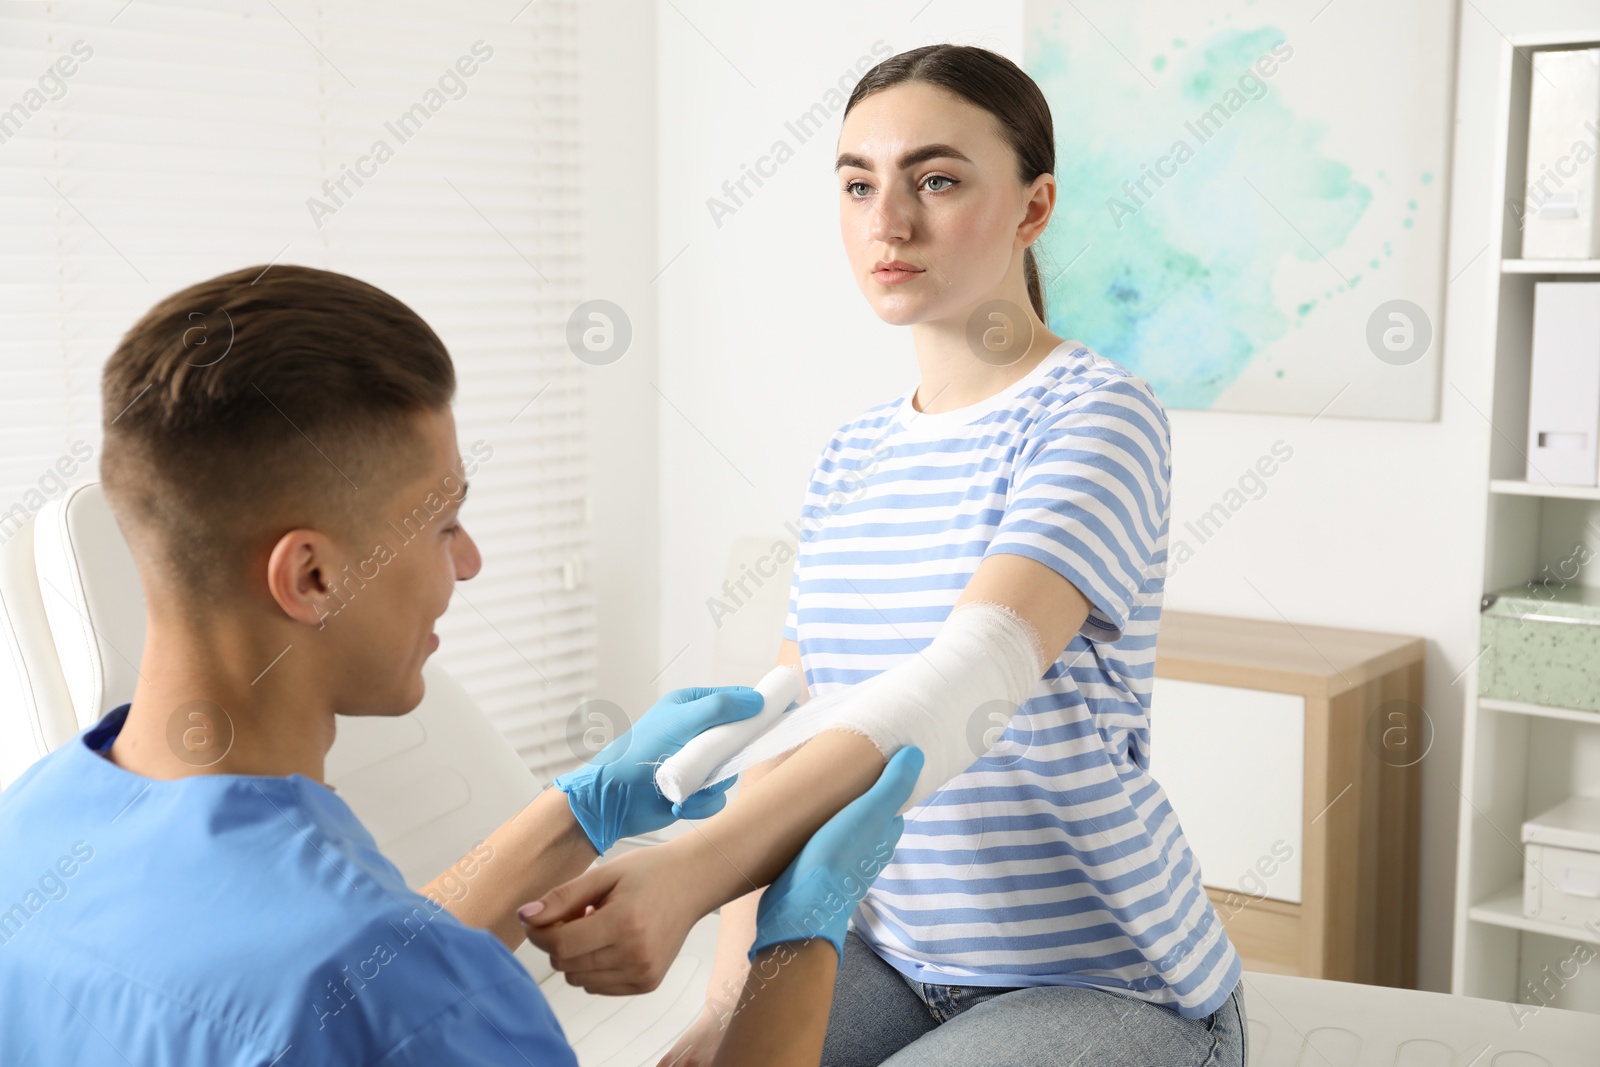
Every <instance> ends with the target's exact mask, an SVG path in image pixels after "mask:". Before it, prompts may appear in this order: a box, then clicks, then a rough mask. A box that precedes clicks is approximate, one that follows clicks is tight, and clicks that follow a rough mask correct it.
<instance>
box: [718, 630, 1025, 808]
mask: <svg viewBox="0 0 1600 1067" xmlns="http://www.w3.org/2000/svg"><path fill="white" fill-rule="evenodd" d="M1051 658H1052V657H1049V656H1048V655H1047V654H1046V652H1045V650H1044V648H1043V647H1042V646H1041V644H1040V641H1039V637H1038V634H1037V633H1036V632H1035V630H1034V629H1033V627H1032V626H1030V625H1029V624H1028V622H1027V621H1026V620H1025V619H1023V618H1022V617H1021V616H1020V615H1018V614H1017V613H1016V612H1014V611H1012V610H1011V609H1010V608H1007V607H1005V606H1003V605H1000V604H989V603H984V602H981V601H975V602H972V603H968V604H963V605H961V606H960V607H958V608H956V609H955V610H953V611H951V612H950V614H949V616H948V617H947V618H946V619H945V621H944V625H942V626H941V627H940V628H939V633H938V634H937V635H936V636H935V637H934V639H933V640H932V641H931V642H929V644H928V646H927V647H926V648H924V649H923V650H922V651H921V652H919V653H917V654H916V655H914V656H908V657H907V658H906V659H905V661H904V662H902V663H899V664H897V665H896V666H894V667H892V668H890V669H889V670H886V671H884V672H883V673H882V674H878V675H876V676H874V677H872V678H870V679H868V680H867V681H865V682H862V683H861V684H860V685H854V686H850V687H849V688H846V689H840V690H837V691H835V692H832V693H829V694H827V695H826V696H822V697H818V698H816V699H813V700H811V701H809V702H807V703H805V704H802V705H800V707H798V708H796V709H795V710H794V711H791V712H789V713H788V714H787V715H785V716H783V718H782V720H781V721H780V722H779V723H778V724H777V725H776V726H775V727H773V728H772V729H771V730H769V731H767V732H766V733H764V734H762V735H761V736H760V737H758V738H756V739H755V740H754V741H753V742H751V743H750V744H749V745H748V747H746V748H745V749H744V750H743V751H742V752H740V753H738V754H737V755H735V756H733V757H731V758H729V759H727V760H726V761H724V762H723V763H721V764H720V765H719V766H718V767H717V768H716V769H715V770H714V771H712V772H711V773H710V774H709V775H708V776H707V777H706V784H708V785H709V784H713V783H716V782H719V781H721V780H722V779H724V778H728V777H731V776H732V775H735V774H738V773H739V772H741V771H743V770H745V769H746V768H748V767H751V766H754V765H755V764H757V763H760V762H762V761H763V760H768V759H771V758H772V757H774V756H778V755H782V754H783V753H785V752H788V751H789V750H791V749H794V748H797V747H798V746H800V745H801V744H803V743H804V742H806V741H807V740H809V739H810V738H812V737H815V736H816V735H817V734H819V733H822V732H823V731H824V730H849V731H851V732H853V733H858V734H862V735H864V736H865V737H867V738H868V739H869V740H871V741H872V743H873V744H875V745H877V746H878V751H880V752H882V753H883V754H884V756H885V757H886V758H887V757H888V756H892V755H893V754H894V753H895V752H897V751H899V750H900V749H901V748H902V747H904V746H906V745H916V746H917V747H918V748H920V749H922V753H923V756H924V757H925V762H924V763H923V767H922V774H921V775H920V776H918V778H917V786H916V789H914V790H913V791H912V793H911V797H910V799H909V800H907V802H906V804H905V806H904V807H902V808H901V809H900V810H901V811H904V810H906V809H907V808H910V807H912V806H913V805H915V804H920V803H921V802H922V801H923V800H924V799H925V798H927V797H928V796H929V794H931V793H933V792H934V791H935V790H937V789H939V788H941V787H943V786H944V785H945V783H947V782H949V781H950V780H951V779H952V778H954V777H956V776H957V775H958V774H960V773H961V772H962V771H964V770H966V769H967V768H968V767H970V766H972V765H973V764H974V763H976V762H977V761H978V759H979V758H980V757H981V756H983V754H984V753H983V752H982V751H978V749H979V747H981V746H979V745H976V744H974V743H973V742H972V741H971V740H970V738H971V736H972V735H973V733H974V731H973V730H972V729H971V726H972V725H973V724H974V723H978V724H981V725H982V726H983V727H985V728H987V727H988V725H989V724H991V723H993V722H996V721H1000V720H1001V719H1002V717H1003V718H1004V719H1005V720H1009V719H1010V717H1011V716H1012V715H1014V714H1015V713H1016V710H1017V708H1018V707H1019V706H1020V705H1021V704H1022V702H1023V701H1025V700H1027V699H1028V697H1029V696H1030V695H1032V693H1033V691H1034V689H1035V688H1036V687H1037V686H1038V684H1039V677H1040V675H1041V674H1042V673H1043V671H1044V668H1045V666H1046V665H1048V664H1049V662H1050V660H1051ZM997 711H998V712H1001V714H996V712H997ZM989 732H990V731H988V730H987V729H984V730H982V731H979V734H978V735H979V736H986V735H987V734H988V733H989Z"/></svg>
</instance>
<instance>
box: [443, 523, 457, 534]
mask: <svg viewBox="0 0 1600 1067" xmlns="http://www.w3.org/2000/svg"><path fill="white" fill-rule="evenodd" d="M460 531H461V524H460V523H459V522H458V523H456V524H455V525H453V526H446V527H445V528H444V532H445V533H459V532H460Z"/></svg>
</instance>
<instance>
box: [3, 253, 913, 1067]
mask: <svg viewBox="0 0 1600 1067" xmlns="http://www.w3.org/2000/svg"><path fill="white" fill-rule="evenodd" d="M223 323H226V327H225V330H224V327H223V325H222V324H223ZM197 325H199V326H201V327H203V329H202V331H201V332H199V333H197V332H196V326H197ZM206 331H210V332H209V334H208V333H207V332H206ZM207 344H209V345H210V347H209V348H207V347H203V346H204V345H207ZM454 389H455V376H454V370H453V368H452V365H451V361H450V357H449V355H448V354H447V352H446V351H445V348H444V346H443V344H442V343H441V342H440V341H439V339H438V337H437V336H436V335H435V334H434V333H433V331H432V330H430V329H429V328H428V326H427V325H426V324H425V323H424V322H423V321H422V320H421V319H420V318H419V317H418V316H417V315H416V314H415V313H414V312H412V311H411V310H410V309H409V308H407V307H406V306H405V305H403V304H401V303H400V302H399V301H397V300H395V299H394V298H393V297H390V296H389V295H387V294H386V293H383V292H382V291H380V290H378V289H375V288H373V287H371V286H369V285H366V284H365V283H362V282H359V281H357V280H355V279H353V278H349V277H346V276H343V275H338V274H332V273H329V272H325V271H317V270H312V269H309V268H303V267H290V266H275V267H272V268H271V269H270V270H266V271H263V270H262V269H260V268H249V269H247V270H242V271H237V272H234V273H231V274H226V275H223V276H221V277H218V278H214V279H212V280H210V281H208V282H203V283H201V284H199V285H196V286H193V287H191V288H189V289H187V290H184V291H182V292H179V293H177V294H175V295H174V296H172V297H169V298H168V299H167V300H165V301H163V302H161V303H160V304H158V305H157V306H156V307H155V308H153V309H152V310H151V311H150V312H149V313H147V314H146V315H145V316H144V318H142V319H141V320H140V321H139V322H138V323H137V324H135V325H134V327H133V328H132V329H131V330H130V331H129V332H128V333H127V335H126V336H125V337H124V338H123V339H122V341H121V343H120V344H119V346H118V347H117V349H116V351H115V352H114V353H113V355H112V356H111V358H110V360H109V361H108V363H107V365H106V368H105V371H104V375H103V381H102V392H103V397H102V399H103V423H104V430H105V442H104V446H103V450H102V461H101V476H102V481H103V483H104V489H105V493H106V496H107V498H108V500H109V501H110V504H111V506H112V509H113V511H114V513H115V515H116V518H117V522H118V524H119V526H120V528H121V529H122V532H123V534H124V536H125V537H126V539H127V541H128V543H129V546H130V548H131V549H132V552H133V555H134V558H135V561H136V563H137V565H138V569H139V575H140V579H141V582H142V586H143V592H144V599H145V608H146V615H147V633H146V640H145V647H144V650H143V656H142V658H141V660H140V663H139V682H138V684H137V685H136V686H135V689H134V691H133V693H132V694H129V702H128V703H124V704H122V705H121V706H119V707H117V708H115V709H114V710H113V711H111V712H109V713H108V714H107V715H106V716H105V717H104V718H103V719H102V720H101V721H100V722H99V723H97V724H95V725H94V726H92V727H90V728H88V729H86V730H84V731H83V732H81V733H80V734H79V735H78V736H77V737H75V738H74V739H73V740H72V741H70V742H68V743H67V744H66V745H64V746H62V747H61V748H60V749H58V750H56V751H55V752H53V753H51V754H50V755H49V756H46V757H45V758H44V759H42V760H40V761H39V762H37V763H36V764H34V765H33V766H32V767H31V768H29V769H28V771H27V772H26V773H25V774H23V775H22V776H21V777H20V778H19V779H18V780H17V781H16V782H14V783H13V784H12V785H11V787H10V788H8V789H7V790H6V791H5V792H4V793H0V854H3V856H4V865H3V870H0V1003H3V1004H4V1005H5V1019H4V1021H3V1023H0V1064H7V1065H10V1064H17V1065H24V1064H26V1065H33V1064H49V1065H56V1064H61V1065H66V1064H73V1065H95V1064H137V1065H140V1067H145V1065H167V1064H197V1065H206V1067H215V1065H225V1064H241V1065H243V1064H252V1065H263V1067H266V1065H277V1067H288V1065H290V1064H341V1065H370V1067H380V1065H381V1067H400V1065H412V1064H416V1065H421V1064H429V1065H433V1064H484V1065H487V1064H540V1065H543V1064H572V1063H574V1062H575V1061H574V1058H573V1054H572V1051H571V1049H570V1048H569V1047H568V1045H567V1043H566V1041H565V1039H564V1037H563V1035H562V1032H561V1028H560V1026H559V1025H558V1023H557V1022H556V1020H555V1018H554V1017H553V1015H552V1014H551V1012H550V1009H549V1006H548V1005H547V1004H546V1002H545V1001H544V999H543V997H542V996H541V995H540V993H539V990H538V987H537V986H536V985H535V984H534V983H533V981H532V979H531V978H530V976H529V975H528V973H527V972H526V971H525V970H524V969H523V967H522V966H521V965H520V964H519V963H518V962H517V961H516V960H515V959H514V958H513V956H512V954H511V951H510V949H513V948H515V947H516V946H517V945H518V944H520V943H521V941H522V939H523V936H524V931H523V930H522V928H521V924H520V923H519V922H518V919H517V907H518V905H519V904H521V903H523V902H526V901H533V900H537V899H538V898H539V897H540V896H542V895H543V894H544V893H545V892H547V891H548V890H549V889H551V888H552V887H554V886H556V885H558V884H560V883H562V882H564V881H566V880H568V879H570V878H572V877H575V876H576V875H577V874H579V873H581V872H582V871H583V870H584V869H585V868H587V867H588V866H589V864H591V863H592V862H593V861H594V860H595V858H596V857H597V856H598V855H599V854H601V853H603V852H605V851H606V849H608V848H609V847H610V846H611V845H612V844H613V843H614V842H615V841H617V840H618V839H620V838H622V837H627V836H631V835H634V834H638V833H642V832H645V831H648V830H652V829H657V828H660V827H662V826H665V825H667V824H668V823H670V822H672V821H673V820H674V819H675V818H677V817H679V816H688V817H703V816H705V815H708V814H711V813H712V812H714V811H716V810H718V809H719V808H720V807H721V805H722V802H723V798H722V796H721V795H720V793H719V792H716V791H706V792H703V793H701V794H696V795H695V796H693V797H690V798H689V799H688V800H686V801H685V802H684V803H683V804H682V805H679V806H671V805H669V804H668V803H667V802H666V801H665V800H664V799H663V798H662V797H661V796H660V794H659V793H658V792H657V791H656V790H655V788H654V785H653V782H652V781H651V771H652V769H653V764H654V763H655V762H657V761H659V760H660V759H662V758H664V757H665V756H667V755H670V754H671V753H672V752H674V751H676V750H677V749H678V748H679V747H681V745H682V744H683V743H684V742H685V741H686V740H688V739H689V738H690V737H692V736H694V735H695V734H696V733H698V732H700V731H702V730H704V729H706V728H708V727H709V726H712V725H715V724H717V723H720V722H728V721H733V720H736V719H740V718H743V717H746V716H748V715H751V714H754V713H755V712H756V711H757V710H759V707H760V698H759V697H758V696H756V695H755V694H754V692H753V691H752V690H749V689H747V688H745V687H723V688H718V689H701V690H678V691H676V692H674V693H671V694H668V696H666V697H665V698H664V699H663V700H661V701H660V702H659V703H658V704H657V705H656V706H655V707H654V708H652V709H650V711H649V712H647V713H646V714H645V715H643V716H641V717H640V720H639V722H638V723H637V724H636V725H635V726H634V727H633V728H632V729H631V730H630V731H628V733H626V734H624V735H623V736H622V737H620V738H618V739H617V740H616V741H615V742H613V744H612V745H611V746H610V747H608V748H607V749H606V750H604V751H603V752H602V753H601V754H600V755H599V756H598V757H596V759H595V761H594V762H592V763H591V764H589V765H588V766H586V767H582V768H579V769H578V770H576V771H574V772H572V773H571V774H569V775H565V776H563V777H562V778H561V779H558V780H557V782H556V785H557V787H558V788H555V789H549V790H546V791H545V792H544V793H543V794H541V795H540V796H539V797H538V798H537V799H536V800H535V801H533V802H532V803H531V804H529V805H528V806H527V807H526V808H525V809H523V810H522V811H521V812H519V813H518V814H517V815H516V816H515V817H513V818H512V819H511V820H510V821H508V822H507V823H506V824H505V825H504V826H502V827H501V828H500V829H499V830H497V831H496V832H495V833H494V834H493V835H491V836H490V838H489V839H488V840H487V841H485V842H483V843H482V844H481V845H479V846H478V847H477V848H474V849H473V851H472V852H471V853H470V854H469V855H468V856H466V857H464V858H463V859H462V861H461V862H460V863H458V864H455V865H453V866H452V868H451V869H450V870H449V871H446V872H443V873H442V874H441V876H440V878H439V879H437V880H436V882H435V883H434V884H432V885H430V886H427V887H424V892H423V893H421V894H419V893H417V892H413V891H412V890H410V889H409V888H407V886H406V885H405V883H404V881H403V880H402V878H401V875H400V873H399V871H398V870H397V869H396V868H395V867H394V865H393V864H392V863H390V862H389V861H388V860H387V859H385V858H384V857H383V855H382V854H381V853H380V852H379V851H378V849H377V847H376V845H375V843H374V841H373V838H372V836H371V835H370V834H369V833H368V832H367V830H366V829H365V827H363V826H362V824H361V823H360V821H359V820H358V819H357V818H356V817H355V815H354V814H353V813H352V812H351V811H350V809H349V808H348V807H347V806H346V805H345V803H344V802H343V801H342V800H341V799H340V798H339V796H338V794H337V793H336V792H334V791H333V790H332V789H331V787H329V786H328V785H327V784H326V783H325V782H324V757H325V756H326V753H327V751H328V749H329V747H330V746H331V745H332V743H333V740H334V735H335V730H336V725H337V720H336V718H335V717H336V716H338V715H387V716H395V715H403V714H405V713H407V712H408V711H410V710H411V709H413V708H415V707H416V705H417V704H418V703H419V702H420V700H421V698H422V695H423V680H422V674H421V670H422V665H423V662H424V661H425V660H426V658H427V657H428V655H430V654H431V653H432V652H433V650H434V649H435V648H437V647H438V637H437V636H436V635H435V634H434V632H433V626H434V623H435V621H436V620H437V619H438V617H439V616H440V615H442V614H443V613H444V611H445V608H446V606H447V605H448V604H449V601H450V597H451V593H452V590H453V588H454V585H455V583H456V582H458V581H465V580H467V579H470V578H472V577H473V575H475V574H476V573H477V571H478V569H479V564H480V560H479V555H478V550H477V547H476V546H475V545H474V544H473V541H472V539H471V537H470V536H469V535H468V534H467V532H466V529H465V528H464V527H463V526H462V523H461V519H460V516H459V511H460V509H461V506H462V502H463V500H464V499H465V496H466V488H467V486H466V479H465V477H464V475H463V462H462V458H461V455H460V453H459V451H458V448H457V444H456V435H455V424H454V420H453V417H452V414H451V409H450V403H451V399H452V397H453V394H454ZM903 755H914V750H907V753H905V754H903ZM917 758H918V759H920V757H919V756H918V757H917ZM908 773H909V777H907V774H908ZM915 778H916V767H915V766H911V765H910V763H909V762H908V760H906V759H897V760H896V761H891V765H890V768H889V769H888V770H886V771H885V774H884V777H883V779H882V780H880V783H879V786H878V787H875V788H874V790H873V791H871V792H869V793H868V794H866V795H865V796H863V797H862V798H861V800H860V801H859V802H857V803H854V804H852V805H851V806H850V807H847V808H846V809H845V810H844V811H843V812H841V813H840V814H839V815H838V816H836V817H835V818H834V819H833V820H832V821H830V822H829V823H828V824H827V825H826V826H824V827H823V829H822V830H821V831H819V832H818V833H817V835H816V836H815V837H813V838H812V841H811V843H810V844H809V845H807V846H806V848H805V850H804V851H802V853H801V854H800V856H799V857H798V858H797V859H796V860H795V861H794V864H793V865H792V866H791V868H790V870H789V871H787V872H785V876H784V877H783V878H780V879H779V880H778V882H776V883H775V884H774V889H773V890H772V891H770V892H769V893H768V896H769V897H771V898H773V899H772V903H771V904H770V905H764V906H765V907H767V911H766V912H765V914H764V919H763V922H764V923H765V925H764V926H762V925H761V924H758V931H757V939H756V943H755V945H754V946H753V947H752V954H753V956H754V958H755V959H756V963H757V966H756V967H753V968H752V971H751V983H752V988H751V989H750V992H751V994H752V995H751V996H750V997H749V998H748V1004H747V1006H746V1008H745V1009H743V1010H741V1012H740V1014H739V1015H737V1016H736V1017H735V1022H734V1027H735V1028H734V1029H733V1030H730V1038H729V1042H728V1043H727V1044H725V1046H724V1048H723V1050H722V1052H721V1053H719V1057H720V1056H722V1055H723V1054H726V1058H719V1060H718V1062H719V1063H758V1062H759V1063H771V1064H785V1063H805V1062H809V1063H812V1064H815V1063H816V1062H817V1055H818V1051H819V1050H820V1047H821V1037H822V1029H821V1027H822V1026H823V1025H825V1021H826V1015H827V1008H828V1004H829V996H830V994H831V990H832V980H833V973H834V969H835V967H836V964H837V955H836V951H837V949H838V946H839V944H840V943H842V940H843V920H842V919H839V918H838V917H837V916H838V913H839V912H840V910H841V900H840V897H841V894H842V895H843V896H844V897H846V898H848V899H846V900H845V901H844V902H843V904H842V912H843V914H844V915H846V916H847V915H848V913H849V912H850V911H851V910H853V901H854V900H855V899H859V896H858V895H857V890H858V889H859V890H864V885H860V884H859V880H856V881H850V880H849V879H843V882H848V883H849V884H848V885H847V886H846V887H845V888H844V889H842V890H841V888H840V887H841V884H843V882H842V881H841V879H842V878H843V875H844V873H845V872H849V871H866V870H867V868H866V866H865V860H866V859H867V858H868V857H869V856H871V855H874V854H885V853H886V849H887V850H889V851H892V846H893V841H894V839H895V838H896V837H897V836H898V833H899V826H900V823H899V820H898V819H897V818H896V817H895V815H894V813H895V811H896V810H897V809H898V807H899V805H900V803H901V802H902V801H903V800H904V799H905V797H906V796H908V795H909V790H910V788H911V784H912V782H914V780H915ZM867 880H868V881H870V872H869V874H868V877H867ZM446 899H448V901H449V904H448V906H446V905H443V904H441V903H439V901H442V900H446ZM819 916H821V918H820V919H819V918H818V917H819ZM758 975H759V977H758ZM757 987H758V988H757ZM769 987H770V988H769ZM763 990H764V992H763ZM756 994H760V995H756Z"/></svg>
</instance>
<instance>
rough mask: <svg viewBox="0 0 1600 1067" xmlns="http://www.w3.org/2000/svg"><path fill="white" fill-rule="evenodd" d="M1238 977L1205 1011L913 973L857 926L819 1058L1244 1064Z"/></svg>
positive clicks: (861, 1066)
mask: <svg viewBox="0 0 1600 1067" xmlns="http://www.w3.org/2000/svg"><path fill="white" fill-rule="evenodd" d="M1246 1052H1247V1049H1246V1046H1245V1011H1244V983H1243V982H1242V981H1241V982H1240V983H1239V985H1238V986H1236V987H1235V988H1234V991H1233V995H1232V996H1231V997H1229V998H1228V1000H1227V1002H1226V1003H1224V1004H1223V1005H1222V1007H1220V1008H1218V1009H1217V1010H1216V1011H1214V1012H1212V1013H1211V1014H1210V1015H1209V1016H1207V1017H1206V1018H1204V1019H1187V1018H1185V1017H1183V1016H1182V1015H1179V1014H1178V1013H1177V1012H1175V1011H1173V1010H1172V1009H1171V1008H1168V1007H1164V1006H1163V1005H1160V1004H1152V1003H1150V1002H1149V1001H1143V1000H1137V999H1135V998H1133V997H1130V996H1124V995H1123V994H1121V993H1106V992H1102V991H1100V990H1097V989H1085V988H1082V987H1079V986H1030V987H1028V988H1025V989H1006V988H995V987H991V986H958V985H931V984H928V983H924V982H914V981H912V980H911V979H909V978H907V977H905V976H904V975H902V974H901V973H900V972H899V971H897V970H895V969H894V968H893V967H892V966H890V965H889V964H888V963H886V962H885V961H884V960H883V958H882V957H880V956H879V955H878V954H877V953H876V952H874V951H872V949H870V948H868V947H867V943H866V942H865V941H862V940H861V938H860V937H858V936H857V935H856V932H855V931H854V930H852V931H850V933H849V934H848V935H847V936H846V938H845V943H844V961H843V962H842V963H841V964H840V968H839V977H838V981H837V983H836V984H835V986H834V993H833V1012H832V1014H831V1015H830V1016H829V1019H828V1039H827V1042H826V1043H825V1044H824V1045H823V1048H822V1067H877V1065H878V1064H884V1065H885V1067H976V1065H980V1064H981V1065H982V1067H1044V1065H1050V1067H1055V1065H1058V1064H1059V1065H1061V1067H1067V1065H1069V1064H1070V1065H1076V1067H1244V1065H1245V1063H1246Z"/></svg>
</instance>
